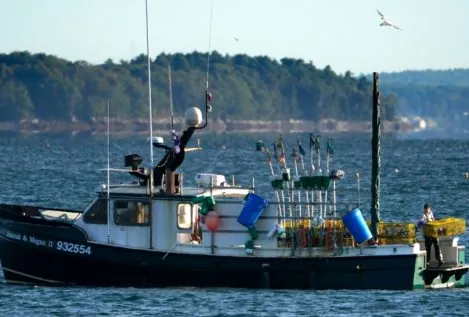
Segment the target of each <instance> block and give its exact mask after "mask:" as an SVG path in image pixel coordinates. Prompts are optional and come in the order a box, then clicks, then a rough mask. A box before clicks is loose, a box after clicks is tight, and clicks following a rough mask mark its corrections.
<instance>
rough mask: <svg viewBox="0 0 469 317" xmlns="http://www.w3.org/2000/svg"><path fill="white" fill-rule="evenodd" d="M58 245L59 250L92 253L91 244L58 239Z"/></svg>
mask: <svg viewBox="0 0 469 317" xmlns="http://www.w3.org/2000/svg"><path fill="white" fill-rule="evenodd" d="M56 245H57V250H60V251H65V252H70V253H77V254H88V255H91V247H90V246H86V245H83V244H77V243H70V242H63V241H57V244H56Z"/></svg>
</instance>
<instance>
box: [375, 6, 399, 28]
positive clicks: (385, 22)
mask: <svg viewBox="0 0 469 317" xmlns="http://www.w3.org/2000/svg"><path fill="white" fill-rule="evenodd" d="M376 11H377V12H378V14H379V15H380V16H381V20H382V21H383V22H381V24H380V26H392V27H393V28H395V29H397V30H399V31H402V29H400V28H399V27H397V26H396V25H394V24H392V23H391V22H390V21H388V20H386V18H385V17H384V14H382V13H381V12H379V10H378V9H376Z"/></svg>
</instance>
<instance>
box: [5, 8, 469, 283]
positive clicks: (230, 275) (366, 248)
mask: <svg viewBox="0 0 469 317" xmlns="http://www.w3.org/2000/svg"><path fill="white" fill-rule="evenodd" d="M147 21H148V11H147ZM147 41H148V22H147ZM147 56H148V77H149V80H148V83H149V112H150V115H149V117H150V125H149V127H150V137H149V144H150V161H151V162H152V165H151V167H150V168H145V167H143V166H142V161H143V158H142V156H141V155H139V154H136V153H132V154H126V155H123V158H124V160H123V161H124V168H123V169H122V170H124V172H125V173H128V174H129V178H131V179H130V180H129V182H128V183H125V184H111V181H110V176H109V175H110V172H111V171H112V170H113V169H112V168H111V167H110V166H109V154H108V166H107V168H106V170H107V182H106V184H102V185H101V186H99V187H98V188H97V190H96V197H95V198H94V200H93V201H91V202H90V204H89V205H88V206H87V207H86V208H85V209H84V210H68V209H59V208H44V207H38V206H26V205H11V204H9V205H7V204H0V261H1V264H2V270H3V273H4V277H5V280H6V281H7V282H8V283H28V284H45V285H86V286H133V287H148V286H153V287H170V286H177V287H181V286H192V287H242V288H272V289H399V290H407V289H417V288H436V287H457V286H464V285H465V281H464V275H465V273H466V272H467V270H468V268H469V266H468V265H466V264H465V256H464V255H465V247H464V246H463V245H460V244H459V242H458V238H457V235H459V234H461V233H463V232H464V230H465V227H464V224H461V221H458V220H456V223H457V224H459V227H457V226H456V227H457V228H456V227H455V226H454V221H453V222H451V221H449V222H448V223H444V224H442V226H443V227H444V228H443V229H445V230H443V231H442V230H440V229H441V228H439V227H438V226H437V227H435V226H433V227H429V231H432V232H433V234H435V235H438V236H441V237H440V238H441V242H440V246H441V250H442V253H443V255H444V259H445V264H444V265H443V266H438V265H435V262H436V261H435V259H434V255H433V256H431V257H430V258H428V255H427V252H426V250H425V244H424V243H423V242H421V241H417V240H416V237H415V225H414V224H412V223H384V222H381V221H380V217H379V184H380V182H379V166H380V160H379V153H380V151H379V133H380V129H379V109H380V108H379V93H378V91H377V83H376V82H377V80H376V79H377V74H375V76H374V102H373V151H372V152H373V159H372V161H373V174H372V184H373V186H372V193H373V195H372V206H371V207H372V208H371V219H370V221H368V222H367V221H366V220H365V218H364V217H363V214H362V212H361V210H360V208H361V207H362V206H360V203H359V190H357V197H355V198H356V199H342V198H343V197H342V196H340V195H336V191H337V193H340V191H339V190H338V189H340V186H341V185H340V184H341V180H342V179H343V178H344V176H345V173H344V172H343V171H341V170H338V169H331V170H330V171H329V167H328V164H327V167H326V170H325V171H324V172H323V171H322V170H321V167H320V157H321V156H320V153H319V150H320V146H319V144H320V139H318V138H313V137H310V160H311V164H310V165H311V169H310V170H309V169H308V170H309V171H306V168H305V167H304V160H303V158H304V157H305V156H306V153H305V151H304V149H303V148H302V147H301V146H300V143H298V147H297V149H298V151H299V153H300V155H298V154H297V153H296V150H295V153H296V154H295V157H294V162H295V169H294V170H295V172H294V173H291V172H290V169H289V168H288V166H287V162H286V150H285V145H284V142H283V139H282V138H280V140H279V142H278V146H277V144H275V147H274V155H275V157H276V158H277V162H278V165H279V166H280V169H279V172H277V173H275V172H274V169H273V166H272V164H273V162H272V157H271V155H270V151H269V147H268V146H265V145H264V144H262V143H259V144H258V150H259V152H260V153H262V155H265V156H266V158H267V162H268V166H269V169H270V175H266V177H265V179H263V180H261V181H264V182H266V183H269V184H270V185H271V186H272V191H270V192H259V191H258V190H257V189H256V187H255V186H254V184H255V182H254V181H253V183H252V184H248V185H246V186H240V185H238V184H236V183H234V182H233V181H231V182H230V181H228V180H227V179H226V177H225V175H218V174H209V173H204V171H203V170H201V171H200V172H198V173H197V174H196V175H193V176H194V178H195V185H193V186H192V187H191V186H185V180H184V177H183V174H182V173H179V172H178V168H179V167H180V166H181V165H182V164H183V162H184V161H185V159H186V155H185V154H186V152H188V151H189V148H188V144H189V142H190V140H191V138H192V136H193V135H194V133H196V132H197V131H199V130H201V129H204V128H205V127H206V126H207V125H208V123H209V118H208V116H209V115H208V114H209V112H210V111H211V100H212V95H211V93H210V90H209V87H208V70H207V85H206V89H205V92H204V98H205V109H204V113H205V116H203V115H202V111H201V110H200V109H199V108H197V107H192V108H189V109H188V110H187V111H186V113H185V124H186V127H185V129H184V131H182V133H181V134H180V135H177V134H176V133H175V132H174V131H172V143H171V144H170V145H166V144H164V142H163V140H162V138H159V137H154V136H153V134H152V124H151V122H152V120H151V119H152V115H151V109H152V107H151V87H150V83H151V79H150V54H149V49H148V45H147ZM171 113H172V110H171ZM108 117H109V104H108ZM108 124H109V120H108ZM108 131H109V127H108ZM277 149H278V150H279V154H278V153H277ZM327 149H328V150H327V154H328V157H329V155H331V154H332V151H331V149H332V148H331V146H330V145H329V146H328V147H327ZM153 150H157V151H162V152H163V156H162V158H161V159H160V160H159V161H158V163H157V164H153ZM314 151H316V160H317V165H316V164H315V163H314V162H313V154H314ZM108 153H109V133H108ZM299 160H301V166H303V172H302V173H301V175H299V173H298V170H297V165H296V163H297V161H299ZM328 161H329V160H327V162H328ZM189 164H191V163H190V162H189ZM315 165H316V166H315ZM203 167H204V166H201V168H203ZM316 167H317V168H316ZM292 174H295V175H292ZM358 186H359V177H357V187H358ZM338 197H339V198H338ZM341 199H342V200H341ZM454 228H456V229H454ZM446 229H448V230H446Z"/></svg>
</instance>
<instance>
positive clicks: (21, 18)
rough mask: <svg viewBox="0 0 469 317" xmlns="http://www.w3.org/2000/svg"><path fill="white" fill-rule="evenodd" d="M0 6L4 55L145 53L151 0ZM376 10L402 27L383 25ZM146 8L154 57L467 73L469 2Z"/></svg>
mask: <svg viewBox="0 0 469 317" xmlns="http://www.w3.org/2000/svg"><path fill="white" fill-rule="evenodd" d="M212 3H213V7H212ZM0 8H1V11H0V12H1V13H2V14H1V19H0V34H1V37H0V52H1V53H10V52H12V51H23V50H27V51H30V52H31V53H39V52H43V53H46V54H52V55H56V56H58V57H61V58H65V59H67V60H71V61H76V60H84V61H87V62H89V63H92V64H98V63H102V62H104V61H105V60H106V59H108V58H111V59H113V60H114V61H116V62H117V61H119V60H121V59H124V60H129V59H131V58H132V57H135V56H136V55H139V54H141V53H144V54H146V33H145V0H40V1H39V0H0ZM211 8H213V18H212V19H210V12H211ZM376 9H378V10H380V11H381V12H382V13H383V14H384V15H385V16H386V17H387V19H389V20H390V21H391V22H392V23H395V24H396V25H397V26H399V27H400V28H402V29H403V31H399V30H396V29H393V28H390V27H380V26H379V23H380V17H379V16H378V14H377V12H376ZM148 12H149V42H150V55H151V56H153V57H156V56H157V55H158V54H159V53H161V52H165V53H175V52H182V53H190V52H192V51H195V50H196V51H201V52H207V51H208V50H209V39H210V50H216V51H218V52H219V53H221V54H229V55H234V54H248V55H250V56H256V55H267V56H270V57H272V58H274V59H277V60H280V59H281V58H283V57H290V58H301V59H303V60H305V61H306V62H310V61H312V62H313V63H314V65H316V67H319V68H324V67H325V66H327V65H330V66H331V67H332V69H333V70H334V71H336V72H338V73H344V72H345V71H347V70H350V71H352V72H353V73H354V74H361V73H371V72H373V71H378V72H394V71H402V70H408V69H412V70H421V69H449V68H469V40H468V39H469V36H468V35H467V30H468V29H469V27H468V25H467V22H468V21H469V0H451V1H448V0H446V1H443V0H426V1H423V0H288V1H286V0H234V1H230V0H148ZM210 21H212V23H210ZM210 24H212V32H211V36H209V33H210V32H209V29H210ZM235 37H236V38H238V39H239V41H236V40H235V39H234V38H235Z"/></svg>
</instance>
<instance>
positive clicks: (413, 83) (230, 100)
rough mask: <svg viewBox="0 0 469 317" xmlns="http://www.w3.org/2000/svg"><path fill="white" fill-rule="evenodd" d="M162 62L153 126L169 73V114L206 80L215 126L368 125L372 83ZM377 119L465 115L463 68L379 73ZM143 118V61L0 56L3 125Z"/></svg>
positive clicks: (188, 60)
mask: <svg viewBox="0 0 469 317" xmlns="http://www.w3.org/2000/svg"><path fill="white" fill-rule="evenodd" d="M207 57H208V56H207V54H206V53H201V52H192V53H189V54H182V53H176V54H164V53H162V54H159V55H158V56H156V57H155V58H154V59H152V60H151V81H152V83H151V84H152V104H153V115H154V118H155V119H157V118H167V117H169V112H170V106H169V104H170V102H169V84H168V65H170V66H171V69H172V76H171V79H172V91H173V104H174V112H175V116H182V115H183V113H184V111H185V110H186V109H187V108H188V107H190V106H194V105H199V106H202V104H203V102H204V94H203V90H204V89H205V86H206V75H207V65H209V72H208V75H209V77H208V79H209V86H210V90H211V91H212V93H213V97H214V99H213V108H214V111H213V114H212V116H214V117H215V118H219V119H222V120H224V119H234V120H236V119H257V120H289V119H298V120H320V119H324V118H330V119H337V120H347V121H361V120H369V119H370V117H371V100H372V96H371V94H372V88H371V78H370V76H366V75H360V76H355V75H354V74H352V73H351V72H350V71H347V72H345V73H344V74H337V73H335V72H334V71H333V69H332V68H331V67H330V66H326V67H325V68H323V69H320V68H318V67H316V66H315V65H314V64H313V63H312V62H309V63H308V62H305V61H303V60H301V59H292V58H283V59H281V60H280V61H276V60H273V59H271V58H269V57H267V56H256V57H250V56H247V55H244V54H238V55H234V56H229V55H225V56H223V55H221V54H219V53H218V52H216V51H215V52H212V53H211V54H210V62H209V63H208V59H207ZM380 87H381V90H382V94H381V104H382V106H383V116H384V118H385V119H388V120H392V119H394V118H395V116H396V114H414V115H423V116H430V117H438V118H449V119H451V118H453V117H454V116H457V115H459V114H461V113H463V112H467V111H469V103H468V100H469V70H464V69H456V70H448V71H430V70H426V71H420V72H419V71H405V72H401V73H381V74H380ZM108 100H109V101H110V102H111V116H112V117H116V118H122V119H129V118H142V119H143V118H147V116H148V75H147V56H146V55H143V54H141V55H139V56H136V57H135V58H133V59H131V60H129V61H125V60H120V61H118V62H115V61H113V60H111V59H108V60H107V61H106V62H104V63H103V64H100V65H91V64H89V63H87V62H85V61H68V60H65V59H62V58H59V57H56V56H52V55H47V54H43V53H40V54H31V53H29V52H27V51H23V52H13V53H10V54H0V121H14V120H21V119H33V118H37V119H39V120H62V121H75V120H78V121H90V120H93V119H96V118H103V117H105V116H106V115H107V101H108Z"/></svg>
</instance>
